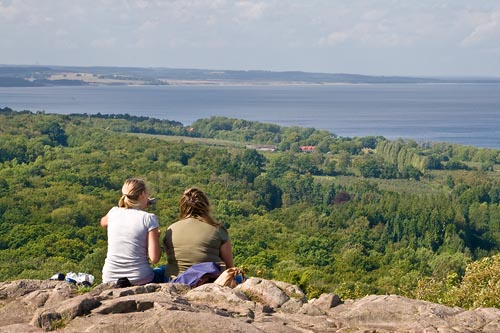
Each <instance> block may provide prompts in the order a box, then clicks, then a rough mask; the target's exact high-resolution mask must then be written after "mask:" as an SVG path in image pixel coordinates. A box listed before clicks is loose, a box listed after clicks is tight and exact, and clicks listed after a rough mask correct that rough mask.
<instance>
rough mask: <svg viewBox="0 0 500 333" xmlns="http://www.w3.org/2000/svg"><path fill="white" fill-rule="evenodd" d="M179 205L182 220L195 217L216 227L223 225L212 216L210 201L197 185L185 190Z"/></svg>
mask: <svg viewBox="0 0 500 333" xmlns="http://www.w3.org/2000/svg"><path fill="white" fill-rule="evenodd" d="M179 205H180V210H181V211H180V214H179V219H180V220H184V219H187V218H190V217H194V218H196V219H198V220H200V221H203V222H206V223H208V224H210V225H213V226H214V227H220V226H221V224H220V223H219V222H217V221H216V220H215V219H214V218H213V217H212V215H211V212H210V202H209V201H208V197H207V196H206V194H205V193H203V191H201V190H199V189H197V188H195V187H192V188H188V189H187V190H185V191H184V194H183V195H182V197H181V200H180V202H179Z"/></svg>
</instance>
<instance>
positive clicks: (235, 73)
mask: <svg viewBox="0 0 500 333" xmlns="http://www.w3.org/2000/svg"><path fill="white" fill-rule="evenodd" d="M388 83H393V84H401V83H413V84H416V83H419V84H421V83H500V78H492V77H490V78H485V77H456V78H445V77H406V76H369V75H360V74H345V73H310V72H301V71H285V72H274V71H266V70H214V69H175V68H155V67H97V66H95V67H80V66H38V65H0V87H44V86H75V85H294V84H297V85H328V84H388Z"/></svg>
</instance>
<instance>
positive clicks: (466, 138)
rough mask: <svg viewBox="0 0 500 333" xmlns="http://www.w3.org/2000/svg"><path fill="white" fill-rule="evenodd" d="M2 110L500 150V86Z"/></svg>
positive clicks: (22, 104) (19, 95)
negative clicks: (256, 125)
mask: <svg viewBox="0 0 500 333" xmlns="http://www.w3.org/2000/svg"><path fill="white" fill-rule="evenodd" d="M0 107H10V108H12V109H14V110H17V111H21V110H30V111H33V112H36V111H44V112H45V113H57V114H73V113H87V114H96V113H101V114H129V115H135V116H147V117H153V118H159V119H168V120H174V121H178V122H181V123H182V124H184V125H186V126H188V125H190V124H192V123H193V122H194V121H196V120H197V119H202V118H209V117H212V116H225V117H230V118H238V119H246V120H251V121H259V122H263V123H274V124H278V125H281V126H300V127H313V128H316V129H324V130H327V131H329V132H331V133H332V134H335V135H338V136H342V137H361V136H383V137H385V138H387V139H389V140H394V139H397V138H404V139H412V140H415V141H417V142H449V143H457V144H462V145H470V146H476V147H484V148H494V149H500V84H499V83H468V84H466V83H455V84H441V83H440V84H346V85H341V84H339V85H182V86H181V85H165V86H76V87H62V86H59V87H22V88H18V87H12V88H0Z"/></svg>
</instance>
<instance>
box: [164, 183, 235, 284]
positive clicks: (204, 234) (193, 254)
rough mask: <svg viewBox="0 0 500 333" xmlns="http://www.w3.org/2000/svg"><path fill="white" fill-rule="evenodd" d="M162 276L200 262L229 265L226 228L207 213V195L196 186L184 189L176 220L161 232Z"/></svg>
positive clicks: (230, 257)
mask: <svg viewBox="0 0 500 333" xmlns="http://www.w3.org/2000/svg"><path fill="white" fill-rule="evenodd" d="M164 245H165V250H166V252H167V267H166V275H167V276H168V277H170V276H176V275H179V273H182V272H183V271H185V270H186V269H188V268H189V267H191V266H192V265H194V264H198V263H201V262H217V263H222V262H223V263H224V264H225V266H226V268H230V267H233V253H232V248H231V241H230V239H229V234H228V232H227V229H226V228H225V227H224V226H223V225H222V224H221V223H219V222H217V221H216V220H214V219H213V217H212V216H211V209H210V203H209V201H208V198H207V196H206V195H205V193H203V192H202V191H201V190H199V189H197V188H189V189H187V190H186V191H184V194H183V196H182V198H181V200H180V216H179V221H177V222H175V223H174V224H172V225H171V226H170V227H169V228H168V229H167V232H166V234H165V238H164Z"/></svg>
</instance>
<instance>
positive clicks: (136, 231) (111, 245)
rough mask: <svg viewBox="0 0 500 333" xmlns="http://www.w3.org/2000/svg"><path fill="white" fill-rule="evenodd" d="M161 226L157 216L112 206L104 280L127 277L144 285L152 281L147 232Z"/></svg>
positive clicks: (131, 281) (133, 282) (132, 281)
mask: <svg viewBox="0 0 500 333" xmlns="http://www.w3.org/2000/svg"><path fill="white" fill-rule="evenodd" d="M155 228H158V218H157V217H156V215H154V214H151V213H148V212H145V211H142V210H138V209H127V208H119V207H113V208H111V210H110V211H109V212H108V227H107V229H108V253H107V255H106V261H105V262H104V267H103V269H102V281H103V282H104V283H107V282H116V280H118V279H119V278H121V277H126V278H128V279H129V280H130V283H132V284H134V285H141V284H146V283H149V282H151V281H152V280H153V277H154V273H153V269H152V268H151V265H150V264H149V261H148V232H149V231H151V230H153V229H155Z"/></svg>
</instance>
